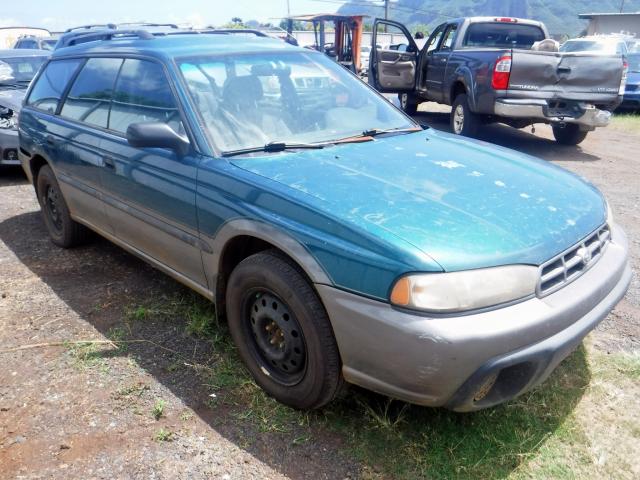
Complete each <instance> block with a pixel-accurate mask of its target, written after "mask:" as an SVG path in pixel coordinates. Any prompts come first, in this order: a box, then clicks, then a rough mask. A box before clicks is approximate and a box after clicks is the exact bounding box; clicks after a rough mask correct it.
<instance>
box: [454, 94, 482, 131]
mask: <svg viewBox="0 0 640 480" xmlns="http://www.w3.org/2000/svg"><path fill="white" fill-rule="evenodd" d="M479 126H480V120H479V119H478V115H476V114H475V113H473V112H472V111H471V109H470V108H469V97H467V95H466V94H465V93H462V94H460V95H458V96H457V97H456V99H455V100H454V101H453V106H452V107H451V131H452V132H453V133H455V134H456V135H464V136H465V137H474V136H475V135H476V134H477V133H478V127H479Z"/></svg>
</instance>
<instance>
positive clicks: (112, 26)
mask: <svg viewBox="0 0 640 480" xmlns="http://www.w3.org/2000/svg"><path fill="white" fill-rule="evenodd" d="M98 27H102V28H105V29H109V30H115V29H117V28H118V26H117V25H116V24H115V23H95V24H89V25H79V26H77V27H71V28H67V29H66V30H65V31H64V33H69V32H75V31H76V30H91V29H92V28H98Z"/></svg>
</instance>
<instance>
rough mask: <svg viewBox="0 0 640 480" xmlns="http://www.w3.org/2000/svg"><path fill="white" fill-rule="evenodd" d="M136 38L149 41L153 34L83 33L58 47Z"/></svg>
mask: <svg viewBox="0 0 640 480" xmlns="http://www.w3.org/2000/svg"><path fill="white" fill-rule="evenodd" d="M127 37H137V38H139V39H141V40H151V39H153V38H155V37H154V35H153V34H151V33H149V32H147V31H146V30H98V31H96V32H92V33H85V34H82V35H77V36H73V37H72V38H69V39H65V41H64V44H63V45H60V46H59V47H58V48H60V47H70V46H73V45H79V44H81V43H87V42H95V41H98V40H113V39H114V38H127Z"/></svg>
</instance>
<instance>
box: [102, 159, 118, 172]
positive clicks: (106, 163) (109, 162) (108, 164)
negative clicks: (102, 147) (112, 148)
mask: <svg viewBox="0 0 640 480" xmlns="http://www.w3.org/2000/svg"><path fill="white" fill-rule="evenodd" d="M102 161H103V162H104V166H105V167H107V168H110V169H112V170H115V168H116V162H115V160H114V159H113V158H111V157H104V158H103V159H102Z"/></svg>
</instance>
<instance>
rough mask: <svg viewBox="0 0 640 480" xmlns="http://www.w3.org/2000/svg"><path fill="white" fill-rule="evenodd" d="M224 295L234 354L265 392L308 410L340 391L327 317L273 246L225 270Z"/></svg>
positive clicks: (337, 359) (338, 365)
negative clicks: (236, 354) (237, 355)
mask: <svg viewBox="0 0 640 480" xmlns="http://www.w3.org/2000/svg"><path fill="white" fill-rule="evenodd" d="M226 300H227V301H226V304H227V305H226V308H227V320H228V323H229V330H230V331H231V336H232V337H233V340H234V342H235V344H236V346H237V347H238V351H239V353H240V357H241V358H242V360H243V361H244V363H245V365H246V366H247V368H248V369H249V371H250V372H251V375H252V376H253V378H254V379H255V381H256V382H257V383H258V385H260V387H262V388H263V389H264V390H265V391H266V392H267V394H269V395H271V396H272V397H273V398H275V399H276V400H278V401H279V402H281V403H284V404H285V405H288V406H290V407H293V408H298V409H313V408H319V407H322V406H323V405H326V404H327V403H328V402H330V401H331V400H333V399H334V398H335V397H336V396H337V395H338V394H339V393H340V391H341V390H342V389H343V387H344V380H343V378H342V373H341V370H342V362H341V360H340V354H339V352H338V346H337V344H336V340H335V338H334V336H333V330H332V328H331V324H330V322H329V317H328V316H327V312H326V311H325V309H324V307H323V305H322V303H321V301H320V299H319V298H318V295H317V294H316V293H315V291H314V290H313V288H312V287H311V285H310V284H309V282H308V281H307V279H306V278H305V277H304V275H303V274H302V272H301V271H300V270H299V268H298V267H297V266H296V265H295V264H294V263H293V262H291V261H290V260H289V259H288V258H286V257H285V256H283V255H281V254H280V253H279V252H278V251H276V250H267V251H264V252H260V253H257V254H255V255H252V256H250V257H248V258H246V259H244V260H243V261H242V262H240V264H238V266H237V267H236V268H235V269H234V270H233V272H232V273H231V276H230V278H229V283H228V286H227V295H226ZM274 325H275V326H274ZM268 327H271V328H268ZM274 339H276V344H274V342H273V340H274ZM278 342H281V343H278Z"/></svg>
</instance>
